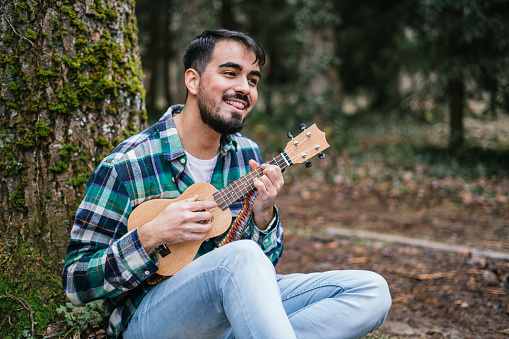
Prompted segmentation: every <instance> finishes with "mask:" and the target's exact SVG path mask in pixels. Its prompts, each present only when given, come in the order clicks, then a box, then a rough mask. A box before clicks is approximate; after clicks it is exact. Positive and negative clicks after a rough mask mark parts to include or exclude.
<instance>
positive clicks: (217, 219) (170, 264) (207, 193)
mask: <svg viewBox="0 0 509 339" xmlns="http://www.w3.org/2000/svg"><path fill="white" fill-rule="evenodd" d="M215 192H217V190H216V189H215V187H214V186H212V185H211V184H209V183H205V182H199V183H196V184H193V185H191V186H189V188H188V189H187V190H186V191H185V192H184V193H182V195H181V196H180V197H178V198H176V199H152V200H148V201H145V202H143V203H141V204H140V205H138V206H137V207H136V208H135V209H134V210H133V211H132V213H131V215H130V216H129V219H128V221H127V229H128V230H129V231H132V230H134V229H135V228H138V227H141V226H143V225H144V224H146V223H147V222H149V221H151V220H153V219H154V218H155V217H157V216H158V215H159V213H161V212H162V211H163V210H164V209H165V208H166V207H168V206H170V205H171V204H172V203H174V202H177V201H181V200H185V199H188V198H191V197H193V196H194V195H198V200H212V195H213V194H214V193H215ZM210 213H211V214H212V219H211V220H210V222H211V224H212V226H211V228H210V230H209V231H208V232H207V235H206V236H205V239H203V240H192V241H185V242H180V243H175V244H166V246H167V247H168V248H169V250H170V251H171V253H170V254H168V255H166V256H165V257H164V258H163V257H162V256H161V254H158V255H159V264H158V267H159V269H158V270H157V273H158V274H160V275H163V276H171V275H174V274H175V273H177V272H178V271H180V270H181V269H182V268H183V267H184V266H186V265H187V264H189V263H190V262H191V261H193V259H194V258H195V256H196V253H198V250H199V248H200V246H201V244H202V243H203V242H204V241H205V240H206V239H210V238H213V237H216V236H218V235H221V234H223V233H224V232H226V231H227V230H228V228H229V226H230V224H231V222H232V215H231V212H230V209H229V208H226V209H225V210H222V209H220V208H219V207H215V208H213V209H211V210H210Z"/></svg>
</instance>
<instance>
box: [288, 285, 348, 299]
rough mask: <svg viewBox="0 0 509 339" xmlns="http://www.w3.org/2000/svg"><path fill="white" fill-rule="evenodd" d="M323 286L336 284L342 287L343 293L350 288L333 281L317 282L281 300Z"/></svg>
mask: <svg viewBox="0 0 509 339" xmlns="http://www.w3.org/2000/svg"><path fill="white" fill-rule="evenodd" d="M323 286H335V287H339V288H341V291H340V292H339V293H343V292H345V291H347V290H348V288H347V287H345V286H343V285H340V284H337V283H333V282H325V283H320V284H317V285H313V286H311V287H308V288H306V289H303V290H300V291H298V292H294V293H292V294H288V295H287V296H286V297H285V298H281V300H282V301H285V300H288V299H291V298H293V297H295V296H297V295H301V294H304V293H306V292H309V291H312V290H315V289H317V288H320V287H323ZM313 304H314V303H313Z"/></svg>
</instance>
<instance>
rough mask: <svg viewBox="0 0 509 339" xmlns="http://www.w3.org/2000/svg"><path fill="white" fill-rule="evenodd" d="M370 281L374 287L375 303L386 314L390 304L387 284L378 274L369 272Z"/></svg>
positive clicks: (390, 299)
mask: <svg viewBox="0 0 509 339" xmlns="http://www.w3.org/2000/svg"><path fill="white" fill-rule="evenodd" d="M370 279H371V282H372V286H373V289H374V295H375V298H376V299H377V305H378V307H379V309H380V310H381V311H382V313H383V314H387V313H388V312H389V309H390V308H391V305H392V298H391V292H390V290H389V284H387V281H386V280H385V278H384V277H382V276H381V275H380V274H378V273H375V272H371V277H370Z"/></svg>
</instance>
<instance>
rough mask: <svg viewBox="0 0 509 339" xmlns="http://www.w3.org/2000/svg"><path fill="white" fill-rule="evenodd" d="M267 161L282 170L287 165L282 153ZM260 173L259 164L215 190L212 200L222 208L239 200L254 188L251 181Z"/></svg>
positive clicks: (259, 175) (260, 174)
mask: <svg viewBox="0 0 509 339" xmlns="http://www.w3.org/2000/svg"><path fill="white" fill-rule="evenodd" d="M267 163H268V164H270V165H276V166H278V167H279V168H281V170H284V169H285V168H286V167H288V166H289V164H288V162H287V161H286V160H285V157H284V156H283V155H282V154H279V155H278V156H276V157H274V158H272V159H271V160H270V161H268V162H267ZM262 173H263V171H262V168H261V166H260V167H258V168H256V169H255V170H253V171H251V172H249V173H247V174H246V175H244V176H242V177H240V178H238V179H237V180H235V181H233V182H232V183H231V184H229V185H228V186H226V187H225V188H223V189H221V190H219V191H217V192H215V193H214V194H213V198H214V201H215V202H216V203H217V205H218V206H219V208H221V209H222V210H225V209H227V208H228V207H230V205H232V204H233V203H234V202H235V201H237V200H239V199H240V198H241V197H243V196H244V195H246V194H247V193H249V192H251V191H252V190H254V188H255V187H254V184H253V181H254V179H255V178H259V177H261V176H262Z"/></svg>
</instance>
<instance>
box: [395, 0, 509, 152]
mask: <svg viewBox="0 0 509 339" xmlns="http://www.w3.org/2000/svg"><path fill="white" fill-rule="evenodd" d="M417 10H418V15H419V19H418V20H416V21H414V22H413V23H410V24H409V25H408V28H409V29H410V30H411V32H412V38H411V39H409V40H410V43H411V44H412V46H411V48H409V49H408V51H409V52H410V53H411V54H413V55H414V56H416V57H415V58H406V59H405V60H407V61H408V62H406V63H405V66H406V67H407V70H408V71H409V72H412V73H421V74H423V75H424V77H425V78H426V79H427V81H429V82H430V83H432V84H433V88H434V91H433V92H432V95H433V96H434V99H435V100H436V101H440V99H441V98H444V99H446V101H447V103H448V110H449V126H450V133H449V149H450V150H451V151H456V150H458V149H459V148H461V147H462V146H463V143H464V127H463V120H464V116H465V110H466V99H467V98H477V99H478V98H480V94H481V93H483V92H484V93H488V94H489V96H490V98H489V101H490V105H489V107H488V110H492V113H493V114H495V112H496V110H498V109H500V108H502V107H504V108H505V111H506V112H507V111H508V108H509V105H507V101H505V100H506V99H505V97H506V93H507V90H508V89H509V88H508V85H509V68H508V67H507V66H508V55H509V40H508V39H507V37H508V36H509V1H507V0H494V1H485V0H475V1H470V0H468V1H467V0H463V1H453V2H451V1H446V0H426V1H420V2H419V5H418V9H417ZM406 47H408V46H406ZM442 93H444V95H442Z"/></svg>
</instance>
